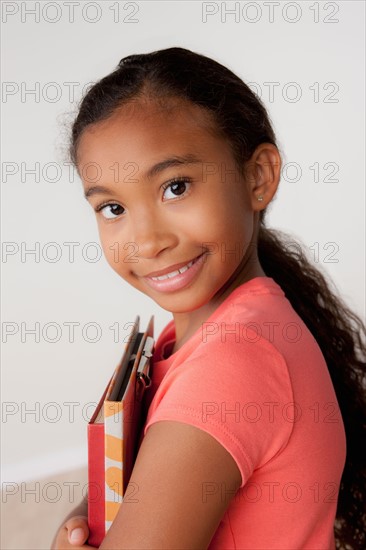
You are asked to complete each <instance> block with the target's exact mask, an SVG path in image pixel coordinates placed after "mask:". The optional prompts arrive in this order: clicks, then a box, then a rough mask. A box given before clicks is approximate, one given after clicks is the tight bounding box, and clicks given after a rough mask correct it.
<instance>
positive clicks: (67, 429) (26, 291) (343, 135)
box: [1, 1, 365, 482]
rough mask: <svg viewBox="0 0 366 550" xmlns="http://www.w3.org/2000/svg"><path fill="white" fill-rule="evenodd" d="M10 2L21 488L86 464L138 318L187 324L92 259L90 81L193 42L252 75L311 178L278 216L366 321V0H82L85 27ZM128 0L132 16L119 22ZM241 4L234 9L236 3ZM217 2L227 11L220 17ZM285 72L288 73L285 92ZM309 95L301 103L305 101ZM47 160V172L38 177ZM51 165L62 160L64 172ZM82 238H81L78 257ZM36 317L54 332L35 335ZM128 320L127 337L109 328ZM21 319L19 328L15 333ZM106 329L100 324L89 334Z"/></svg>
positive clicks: (7, 200)
mask: <svg viewBox="0 0 366 550" xmlns="http://www.w3.org/2000/svg"><path fill="white" fill-rule="evenodd" d="M2 4H3V6H2V10H3V11H2V20H3V24H2V27H3V29H2V30H3V39H2V45H3V54H2V66H3V68H2V80H3V99H2V115H3V133H2V136H3V140H2V160H3V163H7V164H3V178H2V180H3V181H2V240H3V247H4V246H6V247H7V250H8V251H9V250H10V248H11V247H12V246H13V247H14V248H13V251H14V254H12V255H7V256H6V255H4V254H3V256H2V264H1V265H2V274H3V287H2V340H3V344H2V401H3V405H2V406H3V411H2V412H3V416H2V424H1V428H2V464H3V475H2V480H3V481H14V482H17V481H19V480H28V479H33V478H37V477H38V476H40V475H42V476H43V475H46V474H51V473H54V472H57V471H61V470H63V469H68V468H73V467H75V466H78V465H81V464H83V463H85V462H86V459H87V447H86V433H87V419H88V417H89V416H90V414H91V412H92V409H93V405H91V406H90V407H88V406H87V404H88V403H95V402H96V401H97V400H98V399H99V397H100V395H101V393H102V391H103V389H104V387H105V385H106V383H107V381H108V379H109V377H110V375H111V373H112V371H113V369H114V367H115V365H116V364H117V362H118V360H119V357H120V355H121V351H122V347H123V345H124V344H122V343H121V339H122V338H123V337H124V336H126V334H127V330H123V327H124V325H125V324H126V323H128V322H130V321H132V320H133V319H134V317H135V315H136V313H140V315H141V321H142V326H145V324H146V322H147V320H148V318H149V316H150V314H155V334H156V335H158V334H159V333H160V331H161V329H162V328H163V327H164V326H165V324H166V323H167V322H168V321H169V320H170V318H171V317H170V314H169V313H168V312H166V311H164V310H161V309H160V308H159V307H158V306H157V305H155V303H154V302H152V301H151V300H150V299H149V298H147V297H146V296H144V295H140V294H139V293H138V292H137V291H136V290H134V289H132V288H130V287H129V286H128V285H127V283H125V282H124V281H122V280H121V279H120V278H119V277H118V276H117V274H116V273H115V272H114V271H112V269H111V268H110V267H109V266H108V264H107V263H106V261H105V259H104V257H102V258H101V259H100V260H99V261H97V262H93V261H92V259H93V257H94V254H95V252H96V248H95V247H89V248H85V245H86V244H87V243H98V233H97V228H96V222H95V219H94V213H93V211H92V209H91V208H90V206H88V204H87V203H86V201H85V199H84V198H83V195H82V186H81V182H80V180H79V179H78V177H77V176H76V174H74V173H73V172H70V173H71V175H70V173H69V170H68V167H67V166H66V165H63V163H64V162H65V161H66V160H67V159H65V156H64V155H65V145H66V139H67V130H68V124H70V121H71V119H72V114H73V113H74V112H75V109H76V101H77V100H78V99H79V98H80V95H81V90H82V87H83V86H84V85H85V84H86V83H88V82H91V81H96V80H98V79H99V78H101V77H103V76H105V75H106V74H108V73H109V72H111V71H112V70H113V69H114V68H115V66H116V65H117V63H118V61H119V60H120V59H121V58H122V57H124V56H126V55H129V54H133V53H144V52H149V51H153V50H157V49H161V48H166V47H171V46H182V47H186V48H188V49H191V50H193V51H196V52H198V53H202V54H204V55H208V56H210V57H213V58H214V59H216V60H217V61H219V62H221V63H223V64H224V65H226V66H227V67H229V68H230V69H232V70H233V71H234V72H236V73H237V74H238V75H239V76H240V77H241V78H242V79H243V80H244V81H245V82H247V83H251V86H252V88H253V89H254V90H255V91H257V92H258V93H259V94H260V95H261V97H262V99H263V101H264V103H265V105H266V107H267V108H268V111H269V115H270V117H271V120H272V122H273V125H274V128H275V131H276V133H277V137H278V142H279V146H280V150H281V153H282V154H283V163H284V164H287V163H297V165H298V167H299V168H300V169H301V174H302V175H301V177H300V179H299V181H297V182H296V181H289V180H291V179H294V178H295V176H296V170H294V168H292V169H289V171H288V172H287V175H286V176H287V177H286V178H282V180H281V184H280V188H279V191H278V193H277V195H276V198H275V200H274V202H273V204H272V205H271V207H270V209H269V212H268V218H267V219H268V225H270V226H271V227H276V228H279V229H282V230H284V231H287V232H290V233H292V235H293V236H294V237H295V238H297V239H300V240H301V241H302V242H303V243H304V245H305V246H307V247H312V250H315V249H316V248H318V249H319V257H317V258H316V259H317V266H318V267H319V269H322V270H323V271H324V272H326V273H327V274H329V275H330V276H331V277H332V279H333V281H334V283H335V285H336V287H337V288H338V290H339V292H340V294H341V295H342V296H343V298H344V299H345V300H346V302H347V303H348V304H349V305H350V306H351V307H352V308H353V309H354V310H355V311H356V312H357V313H359V314H360V315H362V316H364V307H365V262H364V260H365V255H364V249H365V242H364V199H365V194H364V181H365V173H364V150H365V141H364V99H365V88H364V76H365V74H364V63H365V59H364V46H365V44H364V16H365V13H364V12H365V4H364V2H362V1H347V2H343V1H342V2H297V3H296V2H277V3H276V2H237V3H236V4H237V7H238V8H239V9H238V11H237V12H236V15H235V14H231V15H230V14H229V13H227V14H226V16H225V3H223V4H221V3H214V2H209V3H204V4H202V3H201V2H136V3H135V2H130V3H126V2H119V3H117V2H108V1H105V2H99V3H93V2H82V1H80V2H78V3H76V4H75V7H74V9H75V12H74V21H73V22H70V11H69V8H68V7H67V5H66V3H64V2H57V3H56V2H48V3H47V5H48V7H47V9H45V6H46V3H45V2H39V3H38V5H39V20H38V21H35V15H34V14H33V15H32V14H31V13H30V12H29V10H34V9H35V5H36V3H35V2H17V3H15V2H3V3H2ZM86 4H88V6H87V5H86ZM117 4H119V10H120V14H119V20H117V21H114V17H116V9H117V8H116V6H117ZM275 4H276V5H275ZM270 5H272V8H273V9H274V17H273V20H272V21H271V19H270V15H271V14H270ZM112 6H114V8H113V10H114V11H113V10H112V9H111V7H112ZM135 6H137V9H135ZM234 7H235V3H234V2H228V3H226V9H229V8H231V9H232V8H234ZM97 8H98V9H97ZM36 9H37V8H36ZM16 10H18V11H16ZM12 11H16V13H13V14H11V13H10V12H12ZM205 11H206V12H210V13H211V14H210V15H207V17H206V22H204V20H203V19H204V17H203V14H204V12H205ZM133 12H135V13H134V14H133V15H130V16H129V14H132V13H133ZM215 12H216V13H215ZM317 12H318V14H317ZM97 18H99V20H98V21H95V22H94V23H93V22H92V21H93V20H95V19H97ZM326 18H328V21H329V22H325V19H326ZM57 19H58V21H57ZM123 19H126V20H125V21H123ZM127 19H135V21H136V22H128V21H127ZM256 19H258V20H257V21H256V22H254V21H255V20H256ZM296 19H298V20H297V21H296ZM317 19H318V22H316V20H317ZM336 20H338V21H336ZM51 21H54V22H51ZM291 21H292V22H291ZM331 21H333V22H331ZM70 82H74V83H77V84H76V85H75V98H72V97H70V85H67V84H65V83H70ZM270 82H272V83H278V85H277V86H275V88H274V97H271V96H270V94H269V91H270V85H269V84H268V83H270ZM50 83H53V84H50ZM265 83H267V84H265ZM289 83H296V87H295V86H294V85H291V86H288V84H289ZM329 83H333V84H329ZM316 87H318V90H319V94H318V96H316V95H315V92H314V88H316ZM296 89H297V90H299V89H300V92H301V97H299V98H298V101H291V99H294V97H295V94H296ZM30 90H36V94H32V93H29V91H30ZM38 90H39V91H38ZM286 90H287V94H288V95H287V98H286ZM26 91H28V93H25V92H26ZM333 91H335V93H333V94H332V92H333ZM330 99H331V100H333V102H330V101H329V100H330ZM9 163H13V164H9ZM22 163H23V171H22ZM36 163H39V171H40V176H39V178H38V176H34V175H32V174H24V173H22V172H24V170H26V169H31V168H34V167H35V165H36ZM48 163H58V164H59V165H60V167H61V168H60V170H61V169H62V171H61V172H60V174H59V179H58V181H56V182H52V181H51V179H52V178H54V177H56V171H55V170H52V169H51V168H49V171H47V165H48ZM314 163H319V167H320V179H319V181H315V180H314V171H313V170H312V169H310V166H313V165H314ZM326 163H336V165H337V166H338V172H337V173H336V174H334V175H333V178H336V179H338V180H339V181H338V182H329V181H325V177H326V176H330V175H331V172H332V170H331V168H329V167H328V168H324V165H325V164H326ZM9 170H14V171H15V173H14V174H9ZM42 170H45V172H44V174H46V175H45V176H44V175H42ZM50 242H55V243H58V246H59V250H61V258H60V260H59V261H57V262H52V261H50V259H52V258H53V257H54V254H55V249H54V248H53V249H51V248H48V249H47V246H46V245H47V243H50ZM66 242H73V243H79V246H77V247H76V248H75V261H74V262H70V260H69V254H68V252H69V249H68V248H67V246H66V245H64V244H63V243H66ZM7 243H14V244H13V245H11V244H10V245H9V244H7ZM22 243H23V244H22ZM36 243H39V244H38V245H37V244H36ZM316 243H318V244H316ZM329 243H335V244H330V245H329ZM36 246H39V247H40V255H39V257H38V258H37V260H38V261H36V258H35V255H32V254H28V255H26V256H25V257H24V258H22V256H21V250H23V252H24V250H25V248H26V249H28V250H30V249H34V248H35V247H36ZM327 246H329V248H326V247H327ZM9 247H10V248H9ZM17 250H19V251H18V252H17ZM83 250H84V254H82V251H83ZM332 252H334V254H333V256H330V255H331V253H332ZM332 258H333V260H334V259H335V260H337V261H336V262H333V263H332V262H330V261H329V260H330V259H332ZM301 290H302V289H299V292H301ZM70 322H76V323H79V326H78V327H76V329H75V341H74V342H69V333H68V329H67V326H66V325H65V324H64V323H70ZM9 323H12V325H10V324H9ZM36 323H39V326H40V341H39V342H36V341H35V337H34V335H31V334H25V333H24V329H31V328H34V327H35V324H36ZM47 323H57V324H58V325H59V327H60V333H59V336H60V338H59V340H58V341H57V342H54V343H51V342H49V341H47V338H48V339H51V338H54V337H55V334H56V333H55V331H54V330H51V329H50V330H49V332H48V333H46V336H45V337H44V336H43V335H42V329H43V328H44V327H45V326H47ZM88 323H98V325H99V327H100V329H101V332H102V335H101V338H100V340H99V341H98V342H96V343H91V342H87V341H86V340H85V338H83V336H82V330H81V329H82V328H83V327H84V326H85V325H87V324H88ZM115 323H119V326H120V329H121V333H120V341H119V342H115V341H114V334H113V332H112V330H110V329H109V327H111V326H112V325H114V324H115ZM11 327H13V329H14V330H15V331H17V332H16V333H15V334H13V335H9V336H8V337H7V338H6V331H9V330H10V329H11ZM94 335H95V332H94V331H93V330H92V329H90V332H88V333H87V336H88V337H89V338H93V337H94ZM67 403H69V405H67ZM30 410H34V411H36V412H35V413H33V414H32V413H29V412H28V413H27V411H30ZM72 411H73V413H72ZM4 413H5V414H4ZM53 420H55V421H53Z"/></svg>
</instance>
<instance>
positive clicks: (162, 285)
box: [143, 252, 206, 292]
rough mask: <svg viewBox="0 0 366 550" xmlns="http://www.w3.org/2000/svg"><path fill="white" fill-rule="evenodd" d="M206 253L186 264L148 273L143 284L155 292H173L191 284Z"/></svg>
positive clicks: (199, 269) (202, 263) (201, 265)
mask: <svg viewBox="0 0 366 550" xmlns="http://www.w3.org/2000/svg"><path fill="white" fill-rule="evenodd" d="M204 258H206V252H204V253H202V254H200V255H199V256H197V257H196V258H194V259H193V260H190V261H189V262H187V263H186V264H183V263H182V264H176V265H174V266H170V267H169V268H167V269H164V270H162V271H160V272H159V271H155V272H154V273H149V275H146V276H145V277H143V278H144V280H145V282H146V283H147V284H148V285H149V287H151V288H152V289H153V290H155V291H157V292H175V291H179V290H183V289H184V288H186V287H188V286H190V285H191V284H193V282H194V281H195V279H196V278H197V277H198V274H199V273H200V272H201V269H202V268H203V265H204V263H205V262H204Z"/></svg>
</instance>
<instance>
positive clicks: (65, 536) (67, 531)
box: [52, 516, 94, 550]
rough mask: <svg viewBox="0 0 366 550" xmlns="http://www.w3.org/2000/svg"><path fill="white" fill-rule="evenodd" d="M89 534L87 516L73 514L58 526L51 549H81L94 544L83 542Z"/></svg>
mask: <svg viewBox="0 0 366 550" xmlns="http://www.w3.org/2000/svg"><path fill="white" fill-rule="evenodd" d="M88 536H89V527H88V518H87V517H86V516H73V517H71V518H69V519H68V520H67V521H65V523H64V524H63V525H62V526H61V527H60V529H59V530H58V533H57V535H56V538H55V539H54V542H53V544H52V550H67V549H73V550H78V549H81V548H82V549H83V550H87V549H88V548H90V549H91V550H94V546H88V545H87V544H84V543H85V542H86V541H87V539H88Z"/></svg>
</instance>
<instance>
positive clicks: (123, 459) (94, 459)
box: [88, 316, 155, 547]
mask: <svg viewBox="0 0 366 550" xmlns="http://www.w3.org/2000/svg"><path fill="white" fill-rule="evenodd" d="M139 323H140V318H139V316H137V317H136V319H135V321H134V323H133V326H132V329H131V331H130V334H129V336H128V339H127V342H126V345H125V348H124V350H123V354H122V358H121V360H120V362H119V364H118V366H117V367H116V369H115V371H114V373H113V375H112V377H111V378H110V380H109V382H108V384H107V387H106V389H105V390H104V393H103V395H102V397H101V399H100V401H99V403H98V405H97V407H96V409H95V411H94V414H93V416H92V418H91V419H90V422H89V424H88V524H89V538H88V544H89V545H90V546H96V547H98V546H99V545H100V544H101V542H102V540H103V539H104V537H105V535H106V533H107V531H108V529H109V528H110V526H111V525H112V523H113V520H114V518H115V517H116V515H117V512H118V509H119V507H120V505H121V503H122V502H123V496H124V494H125V491H126V488H127V485H128V482H129V479H130V477H131V473H132V470H133V466H134V463H135V460H136V456H137V452H138V445H139V441H140V436H141V431H142V428H143V425H144V422H145V413H146V411H145V408H144V406H143V397H144V394H145V391H146V389H147V388H149V387H150V385H151V378H150V376H149V373H150V367H151V358H152V356H153V351H154V344H155V342H154V337H153V333H154V317H153V316H152V317H151V318H150V321H149V323H148V326H147V329H146V330H145V332H139Z"/></svg>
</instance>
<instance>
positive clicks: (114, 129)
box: [77, 98, 228, 166]
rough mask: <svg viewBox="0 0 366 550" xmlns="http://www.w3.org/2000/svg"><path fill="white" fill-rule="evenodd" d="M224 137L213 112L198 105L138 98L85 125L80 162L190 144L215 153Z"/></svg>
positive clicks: (135, 157) (142, 155)
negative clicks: (99, 119) (213, 116)
mask: <svg viewBox="0 0 366 550" xmlns="http://www.w3.org/2000/svg"><path fill="white" fill-rule="evenodd" d="M224 141H225V140H224V138H223V136H221V135H220V134H219V133H218V130H217V128H216V127H215V123H214V121H213V119H212V117H211V116H210V113H208V112H207V111H206V110H204V109H202V108H200V107H199V106H198V105H195V104H193V103H191V102H188V101H184V100H181V99H179V98H166V99H164V100H163V99H161V100H159V101H156V100H155V101H151V100H144V99H138V100H134V101H129V102H128V103H127V104H125V105H123V106H122V107H120V108H118V109H117V110H116V111H115V112H114V113H113V114H112V115H111V116H110V117H109V118H108V119H106V120H103V121H100V122H98V123H96V124H91V125H90V126H88V127H87V128H86V129H85V131H84V132H83V134H82V136H81V139H80V141H79V145H78V155H77V156H78V164H79V166H81V165H83V164H85V163H89V162H98V163H104V162H108V163H109V162H115V161H121V160H124V161H125V162H129V161H130V162H139V161H141V160H142V159H144V160H145V159H147V157H151V158H155V157H159V156H161V155H163V154H164V153H166V152H170V153H177V152H178V150H179V151H183V150H184V151H187V148H190V149H191V150H192V152H195V153H197V154H198V153H199V152H201V153H202V154H206V155H212V153H213V151H215V150H216V151H217V149H218V148H219V149H221V150H222V148H223V142H224ZM227 145H228V144H227Z"/></svg>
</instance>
